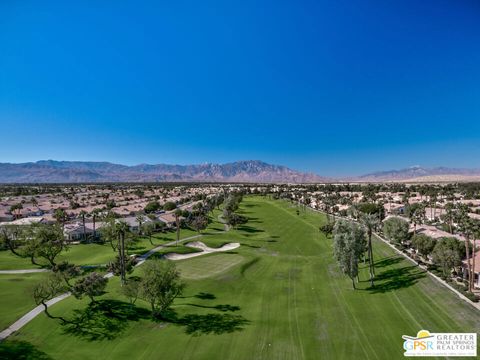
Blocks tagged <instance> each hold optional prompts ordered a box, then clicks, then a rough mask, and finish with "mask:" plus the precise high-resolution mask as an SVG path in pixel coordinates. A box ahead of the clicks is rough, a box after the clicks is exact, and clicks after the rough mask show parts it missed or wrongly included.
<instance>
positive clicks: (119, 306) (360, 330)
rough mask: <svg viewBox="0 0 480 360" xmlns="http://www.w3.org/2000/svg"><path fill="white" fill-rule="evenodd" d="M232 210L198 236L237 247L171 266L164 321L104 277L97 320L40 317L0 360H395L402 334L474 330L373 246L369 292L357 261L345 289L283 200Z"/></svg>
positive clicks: (385, 250) (305, 216)
mask: <svg viewBox="0 0 480 360" xmlns="http://www.w3.org/2000/svg"><path fill="white" fill-rule="evenodd" d="M240 210H241V211H240V212H241V214H242V215H244V216H247V217H248V218H249V222H248V223H247V224H245V225H244V226H240V227H239V228H238V229H236V230H233V229H232V230H230V231H229V232H227V233H221V234H218V235H212V234H210V235H208V245H209V246H212V244H213V243H214V242H215V237H216V236H218V239H219V240H218V241H219V242H220V241H221V242H222V243H224V242H226V241H227V242H239V243H240V244H241V246H240V247H239V248H237V249H235V250H233V251H228V252H225V253H212V254H208V255H205V256H200V257H197V258H192V259H186V260H181V261H179V262H176V264H177V266H178V268H179V270H180V273H181V274H183V276H184V280H185V282H186V284H187V287H186V289H185V292H184V294H183V295H182V296H181V297H179V298H177V299H176V300H175V303H174V305H173V307H172V317H171V321H164V322H155V321H152V320H151V319H150V317H149V316H148V305H147V304H146V303H144V302H142V301H140V300H138V301H137V302H136V304H135V310H131V309H132V308H131V307H127V306H125V305H123V302H127V299H126V298H124V297H122V295H120V291H119V289H120V286H119V283H118V279H116V278H115V279H112V280H111V281H110V284H109V286H108V288H107V293H106V294H105V295H104V296H102V297H100V298H99V300H100V302H104V304H108V305H109V306H110V308H111V309H112V310H111V313H110V315H109V316H110V317H109V316H107V315H105V313H101V314H100V313H99V314H97V315H96V316H95V317H91V318H89V320H88V323H86V324H84V325H85V328H82V329H80V330H78V331H72V330H71V329H70V331H69V329H68V327H65V326H62V325H60V323H59V322H56V321H54V320H51V319H48V318H47V317H46V316H45V315H44V314H42V315H40V316H39V317H37V318H36V319H35V320H33V321H32V322H31V323H29V324H28V325H27V326H25V327H24V328H23V329H21V330H20V331H19V332H18V333H16V334H14V335H13V336H12V337H11V338H9V340H7V341H5V342H4V343H2V344H1V345H0V355H2V354H5V353H6V352H5V351H8V348H9V346H10V347H11V349H13V347H14V346H17V347H18V346H19V344H20V345H21V346H23V349H25V351H32V353H33V352H34V353H36V354H43V355H42V356H45V358H52V359H82V360H83V359H98V358H99V357H101V358H102V359H158V358H162V359H222V360H223V359H379V360H380V359H402V358H404V357H403V352H404V350H403V348H402V345H403V340H402V335H415V334H416V333H417V332H418V331H419V330H421V329H426V330H429V331H430V332H476V333H478V332H479V330H480V314H479V312H478V311H477V310H475V309H474V308H473V307H471V306H470V305H468V304H466V303H465V302H463V301H461V300H459V299H458V298H457V296H456V295H454V294H453V293H452V292H450V291H448V290H447V289H445V288H444V287H443V286H441V285H440V284H438V283H437V282H435V281H434V280H432V279H431V278H430V277H428V276H427V275H426V274H425V273H424V272H423V271H421V269H418V268H417V267H415V266H412V265H411V264H409V263H408V262H407V261H405V260H404V259H403V258H402V257H401V256H399V255H397V254H395V253H394V252H393V250H392V249H390V248H389V247H388V246H387V245H385V244H383V243H381V242H380V241H377V240H375V241H374V258H375V262H376V286H375V288H373V289H369V282H368V269H367V267H366V266H364V265H363V264H361V272H360V283H359V284H358V289H357V290H353V289H352V285H351V281H350V280H349V279H348V278H347V277H346V276H344V275H342V274H341V273H340V271H339V269H338V266H337V264H336V263H335V261H334V259H333V255H332V240H331V239H327V238H326V237H325V236H324V235H323V234H322V233H320V232H319V230H318V227H319V226H320V225H321V224H322V223H324V222H325V221H326V220H325V218H324V216H323V215H321V214H317V213H314V212H313V211H309V210H305V211H304V210H300V213H299V215H297V212H296V210H297V209H296V207H294V206H293V205H291V204H290V203H287V202H284V201H273V200H267V199H265V198H262V197H245V198H244V200H243V202H242V203H241V206H240ZM148 261H151V260H148ZM141 271H142V270H141V267H139V268H137V269H136V270H135V272H134V274H133V275H139V276H141ZM0 281H3V280H2V278H1V277H0ZM119 301H120V302H121V303H119ZM87 304H88V301H86V300H81V301H79V300H76V299H74V298H73V297H70V298H68V299H66V300H65V301H62V302H60V303H58V304H56V305H54V306H53V307H52V309H51V312H52V314H54V315H62V316H65V317H67V318H68V317H73V316H76V315H77V316H78V314H81V313H83V314H84V311H85V309H86V308H87ZM8 306H12V308H13V307H14V306H15V304H8ZM128 309H130V310H128ZM95 311H100V310H98V309H97V310H95ZM129 311H130V312H129ZM87 318H88V317H87ZM118 319H120V321H118ZM2 351H3V353H2ZM12 351H14V350H12ZM0 357H1V356H0Z"/></svg>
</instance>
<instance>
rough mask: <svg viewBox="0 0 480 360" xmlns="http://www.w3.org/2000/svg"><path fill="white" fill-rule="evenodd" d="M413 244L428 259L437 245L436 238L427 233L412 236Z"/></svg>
mask: <svg viewBox="0 0 480 360" xmlns="http://www.w3.org/2000/svg"><path fill="white" fill-rule="evenodd" d="M412 246H413V247H414V248H415V249H417V251H418V253H419V254H420V255H422V256H423V257H424V258H425V259H426V258H427V257H428V255H430V254H431V253H432V251H433V248H434V247H435V240H433V239H432V238H431V237H430V236H427V235H425V234H415V235H414V236H413V237H412Z"/></svg>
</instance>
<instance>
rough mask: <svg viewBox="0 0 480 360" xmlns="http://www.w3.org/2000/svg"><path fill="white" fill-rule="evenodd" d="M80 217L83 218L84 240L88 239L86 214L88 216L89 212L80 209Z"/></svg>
mask: <svg viewBox="0 0 480 360" xmlns="http://www.w3.org/2000/svg"><path fill="white" fill-rule="evenodd" d="M79 215H80V217H81V218H82V226H83V241H85V242H86V241H87V229H86V228H85V216H87V212H86V211H85V210H82V211H80V213H79Z"/></svg>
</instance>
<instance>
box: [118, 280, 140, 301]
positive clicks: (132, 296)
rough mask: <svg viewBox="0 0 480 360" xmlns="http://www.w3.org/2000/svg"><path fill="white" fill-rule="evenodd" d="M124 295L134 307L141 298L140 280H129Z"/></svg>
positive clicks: (123, 289) (123, 290) (123, 291)
mask: <svg viewBox="0 0 480 360" xmlns="http://www.w3.org/2000/svg"><path fill="white" fill-rule="evenodd" d="M122 294H123V295H124V296H125V297H126V298H127V299H128V300H129V302H130V304H131V305H134V304H135V302H136V301H137V299H138V297H139V296H140V279H138V278H135V277H132V278H129V279H128V281H127V283H126V284H125V286H123V287H122Z"/></svg>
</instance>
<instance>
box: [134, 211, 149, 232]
mask: <svg viewBox="0 0 480 360" xmlns="http://www.w3.org/2000/svg"><path fill="white" fill-rule="evenodd" d="M135 219H136V220H137V223H138V235H142V230H143V229H142V225H143V224H144V223H145V220H146V218H145V215H143V214H137V216H136V217H135Z"/></svg>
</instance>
